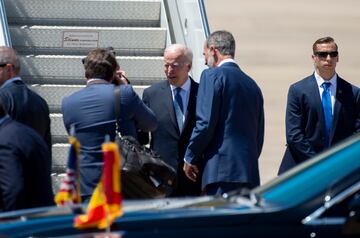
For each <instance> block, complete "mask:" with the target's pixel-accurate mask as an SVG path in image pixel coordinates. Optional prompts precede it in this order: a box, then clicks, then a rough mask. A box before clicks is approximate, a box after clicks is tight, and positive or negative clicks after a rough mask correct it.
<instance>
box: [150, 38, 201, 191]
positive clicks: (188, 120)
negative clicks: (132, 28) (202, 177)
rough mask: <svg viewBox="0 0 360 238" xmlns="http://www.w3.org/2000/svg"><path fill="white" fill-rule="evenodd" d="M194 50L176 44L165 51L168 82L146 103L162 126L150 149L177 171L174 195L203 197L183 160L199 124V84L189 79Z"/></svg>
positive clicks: (154, 134) (153, 135)
mask: <svg viewBox="0 0 360 238" xmlns="http://www.w3.org/2000/svg"><path fill="white" fill-rule="evenodd" d="M192 58H193V54H192V51H191V50H190V49H189V48H187V47H186V46H184V45H181V44H174V45H170V46H168V47H167V48H166V49H165V52H164V72H165V75H166V77H167V80H166V81H165V80H164V81H163V82H159V83H157V84H154V85H152V86H151V87H149V88H147V89H145V91H144V93H143V101H144V103H145V104H146V105H147V106H148V107H149V108H150V109H151V110H152V111H153V112H154V113H155V115H156V117H157V119H158V127H157V129H156V130H155V131H153V132H152V133H151V141H150V146H151V148H152V149H153V150H155V151H156V152H157V153H158V154H159V155H160V156H161V158H162V159H163V160H164V161H165V162H167V163H168V164H170V165H171V166H173V167H174V168H175V169H177V173H178V177H177V178H178V179H177V186H176V188H175V189H174V191H173V192H172V194H171V196H196V195H200V183H199V182H193V181H191V180H189V179H188V178H187V177H186V176H185V174H184V171H183V170H182V167H183V164H184V162H183V158H184V153H185V150H186V147H187V145H188V142H189V138H190V135H191V132H192V129H193V127H194V125H195V103H196V95H197V90H198V84H197V83H196V82H195V81H194V80H193V79H192V78H191V77H190V76H189V71H190V70H191V66H192Z"/></svg>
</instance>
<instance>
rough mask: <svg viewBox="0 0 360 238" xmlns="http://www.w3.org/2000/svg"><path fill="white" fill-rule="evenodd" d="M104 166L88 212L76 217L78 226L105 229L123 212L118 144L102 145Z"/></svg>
mask: <svg viewBox="0 0 360 238" xmlns="http://www.w3.org/2000/svg"><path fill="white" fill-rule="evenodd" d="M102 150H103V158H104V168H103V175H102V178H101V180H100V182H99V184H98V185H97V187H96V188H95V190H94V193H93V195H92V197H91V199H90V203H89V205H88V208H87V214H85V215H79V216H77V217H76V218H75V221H74V226H75V227H76V228H80V229H82V228H90V227H97V228H99V229H105V228H107V227H109V226H110V225H111V224H112V223H113V221H114V220H115V219H116V218H117V217H119V216H121V215H122V214H123V211H122V195H121V186H120V184H121V183H120V154H119V149H118V146H117V144H115V143H113V142H107V143H104V144H103V145H102Z"/></svg>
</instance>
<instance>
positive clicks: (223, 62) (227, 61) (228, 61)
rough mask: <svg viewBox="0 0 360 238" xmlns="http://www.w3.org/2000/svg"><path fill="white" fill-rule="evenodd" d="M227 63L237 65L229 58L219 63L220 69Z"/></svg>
mask: <svg viewBox="0 0 360 238" xmlns="http://www.w3.org/2000/svg"><path fill="white" fill-rule="evenodd" d="M225 63H234V64H236V62H235V60H234V59H231V58H229V59H224V60H222V61H221V62H220V63H219V65H218V67H220V66H221V65H223V64H225Z"/></svg>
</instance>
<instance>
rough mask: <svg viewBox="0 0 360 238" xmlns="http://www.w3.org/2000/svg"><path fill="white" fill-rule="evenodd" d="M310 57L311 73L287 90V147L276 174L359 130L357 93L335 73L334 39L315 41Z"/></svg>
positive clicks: (358, 98)
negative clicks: (311, 60) (312, 65)
mask: <svg viewBox="0 0 360 238" xmlns="http://www.w3.org/2000/svg"><path fill="white" fill-rule="evenodd" d="M311 57H312V59H313V61H314V66H315V72H314V73H313V74H312V75H310V76H308V77H306V78H304V79H302V80H300V81H299V82H296V83H294V84H293V85H291V86H290V88H289V92H288V101H287V107H286V142H287V145H286V146H287V148H286V151H285V155H284V158H283V160H282V162H281V165H280V169H279V174H281V173H283V172H285V171H287V170H289V169H290V168H292V167H294V166H295V165H297V164H300V163H301V162H303V161H305V160H307V159H310V158H312V157H314V156H315V155H316V154H318V153H320V152H322V151H323V150H326V149H327V148H329V147H331V146H332V145H334V144H336V143H337V142H339V141H341V140H343V139H345V138H347V137H349V136H351V135H352V134H355V133H358V132H359V131H360V90H359V88H358V87H356V86H354V85H351V84H350V83H348V82H346V81H345V80H344V79H342V78H341V77H340V76H339V75H338V74H337V73H336V70H335V68H336V64H337V62H338V61H339V54H338V46H337V44H336V43H335V41H334V39H333V38H331V37H324V38H320V39H318V40H317V41H315V43H314V44H313V55H312V56H311Z"/></svg>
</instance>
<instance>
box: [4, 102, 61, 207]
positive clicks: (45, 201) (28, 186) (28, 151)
mask: <svg viewBox="0 0 360 238" xmlns="http://www.w3.org/2000/svg"><path fill="white" fill-rule="evenodd" d="M49 160H50V151H49V148H48V147H47V145H46V143H45V141H44V140H43V139H42V138H41V137H40V135H39V134H38V133H37V132H36V131H34V130H33V129H32V128H30V127H28V126H26V125H24V124H22V123H19V122H17V121H14V120H13V119H11V117H10V116H9V115H7V114H6V112H5V110H4V108H3V106H2V103H1V100H0V212H1V211H11V210H17V209H25V208H35V207H40V206H51V205H53V204H54V201H53V192H52V187H51V177H50V170H51V166H50V164H49V163H48V161H49Z"/></svg>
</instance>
